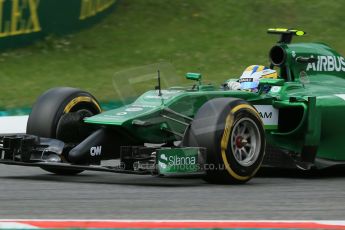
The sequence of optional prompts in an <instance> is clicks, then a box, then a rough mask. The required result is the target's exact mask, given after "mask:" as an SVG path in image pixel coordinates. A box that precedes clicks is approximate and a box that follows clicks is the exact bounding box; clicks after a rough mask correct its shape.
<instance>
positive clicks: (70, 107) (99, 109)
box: [63, 96, 102, 113]
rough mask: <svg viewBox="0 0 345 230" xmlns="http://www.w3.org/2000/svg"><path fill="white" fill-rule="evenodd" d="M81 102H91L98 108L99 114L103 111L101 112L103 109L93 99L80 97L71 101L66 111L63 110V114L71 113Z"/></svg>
mask: <svg viewBox="0 0 345 230" xmlns="http://www.w3.org/2000/svg"><path fill="white" fill-rule="evenodd" d="M80 102H91V103H92V104H94V105H95V106H96V107H97V109H98V111H99V112H101V111H102V110H101V107H99V105H98V103H97V102H96V101H95V100H94V99H93V98H91V97H87V96H80V97H76V98H74V99H73V100H72V101H70V102H69V103H68V104H67V105H66V107H65V109H64V110H63V112H64V113H69V112H70V111H71V109H72V108H73V107H74V106H75V105H77V104H78V103H80Z"/></svg>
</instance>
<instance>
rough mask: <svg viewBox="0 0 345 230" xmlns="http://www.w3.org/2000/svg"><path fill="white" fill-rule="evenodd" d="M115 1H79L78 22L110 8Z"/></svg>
mask: <svg viewBox="0 0 345 230" xmlns="http://www.w3.org/2000/svg"><path fill="white" fill-rule="evenodd" d="M115 2H116V0H81V10H80V17H79V20H85V19H87V18H90V17H93V16H95V15H96V14H98V13H100V12H102V11H105V10H106V9H108V8H109V7H111V6H112V5H113V4H114V3H115Z"/></svg>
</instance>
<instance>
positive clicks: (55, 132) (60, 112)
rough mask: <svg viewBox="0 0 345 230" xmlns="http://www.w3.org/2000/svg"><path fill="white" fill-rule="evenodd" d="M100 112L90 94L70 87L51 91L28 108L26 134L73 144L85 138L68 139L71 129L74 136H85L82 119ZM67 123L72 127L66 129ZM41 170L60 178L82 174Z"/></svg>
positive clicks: (76, 171)
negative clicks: (57, 175) (83, 134)
mask: <svg viewBox="0 0 345 230" xmlns="http://www.w3.org/2000/svg"><path fill="white" fill-rule="evenodd" d="M100 112H101V108H100V106H99V103H98V102H97V100H96V99H95V98H94V97H93V96H92V95H91V94H90V93H88V92H85V91H82V90H80V89H75V88H70V87H58V88H53V89H50V90H48V91H46V92H45V93H43V94H42V95H41V96H40V97H39V98H38V99H37V101H36V103H35V104H34V106H33V107H32V111H31V114H30V115H29V119H28V123H27V128H26V133H27V134H32V135H36V136H40V137H47V138H54V139H60V140H63V141H64V142H67V143H73V142H75V141H76V139H78V138H79V139H82V138H85V137H79V136H78V137H77V138H76V137H73V138H71V137H70V136H71V132H72V129H73V130H74V131H75V130H77V131H78V130H79V132H78V134H79V133H87V132H85V128H84V127H83V125H82V124H83V122H82V119H83V118H84V117H87V116H92V115H95V114H98V113H100ZM68 114H75V116H71V117H68V116H67V115H68ZM75 117H77V121H76V122H73V120H75V119H76V118H75ZM61 123H63V124H66V123H67V125H65V126H63V125H62V124H61ZM71 124H72V126H73V128H71V127H68V126H71ZM64 127H66V128H64ZM81 130H82V131H81ZM77 131H75V132H77ZM76 135H77V134H76ZM74 136H75V135H74ZM79 141H81V140H79ZM42 169H44V170H46V171H48V172H51V173H55V174H60V175H73V174H78V173H80V172H82V170H61V169H51V168H49V169H47V168H44V167H42Z"/></svg>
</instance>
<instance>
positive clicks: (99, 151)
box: [90, 146, 102, 157]
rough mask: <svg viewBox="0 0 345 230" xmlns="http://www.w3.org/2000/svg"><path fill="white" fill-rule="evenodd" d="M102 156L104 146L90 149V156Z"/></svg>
mask: <svg viewBox="0 0 345 230" xmlns="http://www.w3.org/2000/svg"><path fill="white" fill-rule="evenodd" d="M101 154H102V146H95V147H91V149H90V155H91V156H92V157H94V156H100V155H101Z"/></svg>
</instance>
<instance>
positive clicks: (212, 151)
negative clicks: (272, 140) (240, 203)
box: [182, 98, 266, 184]
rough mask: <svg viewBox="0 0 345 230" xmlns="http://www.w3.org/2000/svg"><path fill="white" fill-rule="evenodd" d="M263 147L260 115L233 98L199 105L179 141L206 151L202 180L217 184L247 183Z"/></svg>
mask: <svg viewBox="0 0 345 230" xmlns="http://www.w3.org/2000/svg"><path fill="white" fill-rule="evenodd" d="M265 144H266V141H265V132H264V128H263V124H262V120H261V118H260V115H259V114H258V112H257V111H256V109H255V108H254V107H253V106H252V105H250V104H249V103H248V102H246V101H244V100H241V99H236V98H217V99H212V100H210V101H208V102H206V103H205V104H204V105H203V106H201V108H200V109H199V110H198V112H197V113H196V115H195V117H194V120H193V121H192V123H191V126H190V127H189V129H188V130H187V132H186V134H185V137H184V140H183V142H182V145H183V146H194V147H205V148H206V149H207V156H206V163H207V164H206V165H205V170H206V176H205V178H204V179H205V180H206V181H208V182H210V183H220V184H242V183H245V182H247V181H248V180H250V179H251V178H252V177H253V176H254V175H255V173H256V172H257V171H258V169H259V168H260V166H261V163H262V161H263V158H264V155H265Z"/></svg>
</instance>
